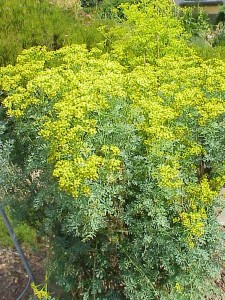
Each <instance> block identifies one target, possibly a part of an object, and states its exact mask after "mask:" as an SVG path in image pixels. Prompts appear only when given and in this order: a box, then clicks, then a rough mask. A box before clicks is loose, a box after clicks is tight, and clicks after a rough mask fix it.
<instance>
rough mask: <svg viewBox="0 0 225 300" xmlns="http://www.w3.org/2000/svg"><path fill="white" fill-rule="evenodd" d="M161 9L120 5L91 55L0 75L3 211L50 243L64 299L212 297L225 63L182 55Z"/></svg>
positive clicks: (178, 34)
mask: <svg viewBox="0 0 225 300" xmlns="http://www.w3.org/2000/svg"><path fill="white" fill-rule="evenodd" d="M170 3H171V2H170V1H169V0H168V1H164V2H163V3H162V1H156V0H155V1H147V0H143V1H142V2H140V3H139V4H133V5H131V6H128V5H124V6H123V15H124V17H125V18H124V21H123V22H121V23H120V24H118V25H117V26H114V27H113V28H112V29H110V30H109V31H108V32H105V36H106V42H105V43H104V44H102V45H99V48H94V49H92V50H91V51H89V50H87V48H86V47H85V46H79V45H73V46H70V47H64V48H62V49H59V50H57V51H47V49H46V48H45V47H35V48H32V49H30V50H25V51H24V52H23V53H22V55H20V56H19V57H18V59H17V64H16V65H15V66H11V65H9V66H7V67H5V68H1V70H0V90H1V101H2V103H3V106H4V109H5V110H7V114H8V116H9V117H10V119H11V124H10V126H11V127H10V128H11V131H10V135H9V136H8V137H7V139H8V138H9V137H10V139H11V140H14V145H15V146H14V149H19V150H20V151H16V150H13V151H11V153H13V155H10V156H9V158H8V161H9V163H11V165H13V166H14V167H15V168H17V170H18V172H20V176H18V178H17V180H16V183H14V185H15V188H14V190H13V192H12V190H10V189H9V190H8V194H9V195H10V197H11V201H10V205H11V207H12V208H13V212H15V213H16V211H17V212H19V215H20V218H24V219H25V220H26V221H27V222H28V223H30V224H31V225H32V226H35V227H36V228H37V229H38V230H39V231H40V232H42V234H43V235H47V236H48V237H49V240H50V244H51V251H52V257H51V263H50V272H51V276H52V278H53V280H54V281H55V282H56V283H57V284H58V285H59V286H61V287H62V288H63V289H64V291H65V294H66V293H67V295H69V296H68V299H84V300H85V299H88V300H89V299H95V300H97V299H98V300H100V299H102V300H103V299H117V300H120V299H121V300H125V299H130V300H137V299H142V300H150V299H154V300H156V299H162V300H164V299H171V300H172V299H175V300H176V299H177V300H178V299H181V300H186V299H187V300H196V299H203V298H204V296H205V295H208V296H212V295H215V294H219V291H218V290H217V288H216V286H215V284H214V279H215V278H217V276H218V275H219V271H220V267H221V262H222V249H224V248H223V247H224V243H223V242H224V240H223V238H224V236H223V234H222V232H221V231H220V229H219V224H218V223H217V220H216V217H215V215H214V206H215V205H216V204H217V203H219V201H220V199H219V196H218V194H219V191H220V189H221V187H222V186H223V184H224V180H225V167H224V166H225V149H224V142H225V141H224V136H225V125H224V108H225V104H224V103H225V102H224V100H225V94H224V69H225V63H224V62H223V61H219V60H209V61H204V60H203V59H201V58H200V57H199V56H197V54H196V52H195V51H194V50H193V49H191V48H190V47H188V46H187V40H188V37H189V36H187V34H186V32H185V30H184V29H183V27H182V25H181V21H179V20H177V19H176V18H175V16H174V7H172V6H171V5H170ZM106 50H108V52H106ZM8 126H9V124H7V125H6V130H5V131H4V137H5V139H6V135H7V132H8V131H7V130H8V129H7V128H8ZM18 152H19V155H18ZM16 153H17V155H16ZM14 173H16V172H14ZM14 182H15V180H14ZM9 184H11V181H10V182H9ZM21 212H23V213H22V214H21ZM62 299H66V296H65V295H63V296H62Z"/></svg>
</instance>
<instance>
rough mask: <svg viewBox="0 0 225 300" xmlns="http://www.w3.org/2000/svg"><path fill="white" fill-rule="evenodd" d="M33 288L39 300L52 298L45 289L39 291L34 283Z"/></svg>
mask: <svg viewBox="0 0 225 300" xmlns="http://www.w3.org/2000/svg"><path fill="white" fill-rule="evenodd" d="M31 288H32V290H33V292H34V295H35V296H36V297H37V299H38V300H44V299H48V297H49V296H50V294H49V293H48V292H47V291H46V290H45V288H42V289H39V288H38V287H37V286H36V285H35V284H34V283H33V282H32V283H31Z"/></svg>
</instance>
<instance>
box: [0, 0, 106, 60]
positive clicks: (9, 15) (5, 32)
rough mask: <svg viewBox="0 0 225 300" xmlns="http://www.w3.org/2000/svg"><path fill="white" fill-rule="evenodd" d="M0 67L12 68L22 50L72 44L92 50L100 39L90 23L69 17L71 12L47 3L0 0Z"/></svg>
mask: <svg viewBox="0 0 225 300" xmlns="http://www.w3.org/2000/svg"><path fill="white" fill-rule="evenodd" d="M0 7H1V10H0V64H1V65H7V64H8V63H11V64H14V63H15V61H16V57H17V56H18V54H20V53H21V51H22V50H23V49H25V48H29V47H31V46H37V45H46V46H47V47H48V48H49V49H58V48H60V47H62V46H64V45H71V44H72V43H81V44H82V43H85V44H87V45H88V47H92V46H94V45H95V44H96V43H97V42H99V41H100V40H101V38H102V35H101V34H100V33H99V31H98V30H97V26H98V24H95V22H94V20H85V19H84V18H81V17H78V16H75V17H76V18H75V17H74V15H73V10H72V8H71V10H70V9H67V10H65V9H64V10H63V9H62V8H60V7H58V6H56V5H53V4H50V1H47V0H39V1H36V0H22V1H17V0H8V1H5V0H0Z"/></svg>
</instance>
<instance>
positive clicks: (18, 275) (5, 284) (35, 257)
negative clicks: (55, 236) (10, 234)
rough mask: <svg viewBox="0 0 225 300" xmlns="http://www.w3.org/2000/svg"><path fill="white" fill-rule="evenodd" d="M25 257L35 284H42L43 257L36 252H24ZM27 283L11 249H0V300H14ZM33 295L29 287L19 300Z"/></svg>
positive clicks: (16, 255) (14, 252) (24, 299)
mask: <svg viewBox="0 0 225 300" xmlns="http://www.w3.org/2000/svg"><path fill="white" fill-rule="evenodd" d="M25 255H26V257H27V259H28V261H29V264H30V266H31V269H32V271H33V274H34V277H35V279H36V282H37V284H38V285H39V284H41V283H43V282H44V276H45V273H44V267H43V266H44V265H45V255H43V253H41V252H38V253H34V252H31V251H25ZM27 283H28V275H27V274H26V271H25V269H24V268H23V264H22V262H21V260H20V257H19V255H18V253H17V252H16V251H14V250H13V249H1V248H0V299H1V300H16V299H17V298H18V297H19V296H20V295H21V293H22V292H23V290H24V289H25V287H26V285H27ZM31 295H33V293H32V290H31V288H30V287H29V288H28V289H27V291H26V293H25V294H24V296H22V298H21V300H28V299H29V297H30V296H31Z"/></svg>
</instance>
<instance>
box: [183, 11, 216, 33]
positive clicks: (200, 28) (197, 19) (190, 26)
mask: <svg viewBox="0 0 225 300" xmlns="http://www.w3.org/2000/svg"><path fill="white" fill-rule="evenodd" d="M179 13H180V18H181V20H182V24H183V26H184V28H185V29H186V30H187V32H189V33H190V34H191V35H192V36H200V37H205V36H206V34H208V33H209V32H210V31H211V30H212V24H211V23H210V19H209V17H208V15H207V14H206V13H205V12H204V11H203V10H202V9H201V8H200V7H198V8H191V7H188V8H183V9H182V10H180V12H179Z"/></svg>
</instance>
